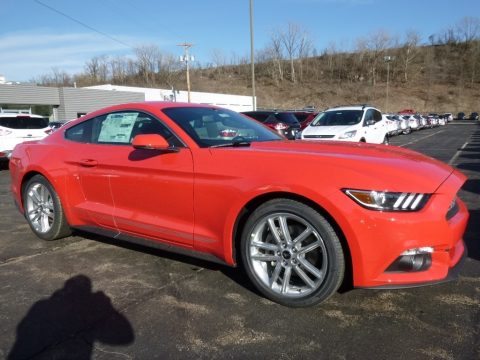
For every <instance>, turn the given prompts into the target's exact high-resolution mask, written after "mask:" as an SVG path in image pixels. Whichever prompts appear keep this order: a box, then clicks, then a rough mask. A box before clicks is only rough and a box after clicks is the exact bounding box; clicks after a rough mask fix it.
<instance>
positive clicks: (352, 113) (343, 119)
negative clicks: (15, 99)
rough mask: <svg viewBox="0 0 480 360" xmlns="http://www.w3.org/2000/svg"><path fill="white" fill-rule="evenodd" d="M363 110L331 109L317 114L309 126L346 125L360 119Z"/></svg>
mask: <svg viewBox="0 0 480 360" xmlns="http://www.w3.org/2000/svg"><path fill="white" fill-rule="evenodd" d="M362 115H363V110H331V111H325V112H323V113H320V114H318V116H317V117H316V118H315V119H314V120H313V121H312V124H311V126H348V125H355V124H358V123H359V122H360V121H361V120H362Z"/></svg>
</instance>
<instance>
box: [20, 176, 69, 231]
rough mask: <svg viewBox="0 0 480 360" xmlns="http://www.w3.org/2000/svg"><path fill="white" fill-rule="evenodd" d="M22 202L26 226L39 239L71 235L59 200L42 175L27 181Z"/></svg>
mask: <svg viewBox="0 0 480 360" xmlns="http://www.w3.org/2000/svg"><path fill="white" fill-rule="evenodd" d="M22 200H23V205H24V209H25V214H24V215H25V218H26V219H27V222H28V225H30V228H31V229H32V231H33V232H34V233H35V235H37V236H38V237H39V238H41V239H43V240H56V239H60V238H64V237H67V236H69V235H70V234H71V233H72V231H71V229H70V226H69V224H68V222H67V219H66V218H65V214H64V212H63V207H62V203H61V202H60V198H59V197H58V195H57V193H56V192H55V190H54V188H53V186H52V185H51V184H50V182H49V181H48V180H47V179H46V178H45V177H43V176H42V175H35V176H33V177H32V178H31V179H30V180H28V181H27V183H26V184H25V186H24V188H23V194H22Z"/></svg>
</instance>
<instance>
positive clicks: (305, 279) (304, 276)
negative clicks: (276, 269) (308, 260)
mask: <svg viewBox="0 0 480 360" xmlns="http://www.w3.org/2000/svg"><path fill="white" fill-rule="evenodd" d="M293 270H294V271H295V272H296V273H297V275H298V276H300V278H301V279H302V280H303V282H304V283H305V284H307V285H308V286H310V287H311V288H312V289H313V288H315V283H314V282H313V281H312V279H310V278H309V277H308V275H307V274H305V271H303V270H302V269H301V268H300V267H298V266H295V267H294V268H293Z"/></svg>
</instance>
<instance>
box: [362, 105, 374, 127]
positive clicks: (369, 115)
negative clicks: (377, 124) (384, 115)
mask: <svg viewBox="0 0 480 360" xmlns="http://www.w3.org/2000/svg"><path fill="white" fill-rule="evenodd" d="M371 120H374V117H373V109H368V110H367V112H366V113H365V119H364V120H363V126H367V122H368V121H371Z"/></svg>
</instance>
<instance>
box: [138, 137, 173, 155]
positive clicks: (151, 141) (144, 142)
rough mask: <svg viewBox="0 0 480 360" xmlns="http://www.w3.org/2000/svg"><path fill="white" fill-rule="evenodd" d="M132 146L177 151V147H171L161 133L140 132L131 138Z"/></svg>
mask: <svg viewBox="0 0 480 360" xmlns="http://www.w3.org/2000/svg"><path fill="white" fill-rule="evenodd" d="M132 146H133V147H134V148H135V149H143V150H161V151H167V152H177V151H178V149H176V148H174V147H171V146H170V145H169V144H168V142H167V140H165V138H164V137H163V136H162V135H158V134H141V135H137V136H135V137H134V138H133V141H132Z"/></svg>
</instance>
